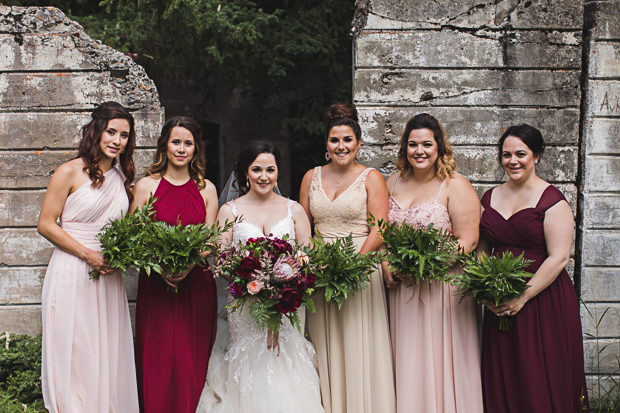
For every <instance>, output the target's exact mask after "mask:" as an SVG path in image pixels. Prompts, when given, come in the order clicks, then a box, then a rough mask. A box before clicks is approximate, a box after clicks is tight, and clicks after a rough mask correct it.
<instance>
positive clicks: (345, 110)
mask: <svg viewBox="0 0 620 413" xmlns="http://www.w3.org/2000/svg"><path fill="white" fill-rule="evenodd" d="M325 119H326V121H327V123H326V125H325V144H327V140H328V139H329V133H330V132H331V130H332V128H333V127H335V126H348V127H350V128H351V129H353V133H354V134H355V139H357V141H358V142H359V141H360V140H361V139H362V128H360V124H359V123H358V122H359V120H358V118H357V109H355V106H354V105H352V104H350V103H335V104H333V105H332V106H331V107H330V108H329V109H328V110H327V113H326V114H325Z"/></svg>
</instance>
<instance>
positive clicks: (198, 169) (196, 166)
mask: <svg viewBox="0 0 620 413" xmlns="http://www.w3.org/2000/svg"><path fill="white" fill-rule="evenodd" d="M177 126H178V127H180V128H185V129H187V130H188V131H190V133H191V134H192V136H193V137H194V146H195V148H194V156H192V160H191V161H190V163H189V167H188V170H189V176H190V177H191V178H192V179H193V180H194V182H196V186H197V187H198V189H199V190H202V189H204V187H205V186H206V183H205V178H204V176H205V168H206V160H205V153H204V152H205V151H204V143H203V141H202V132H201V128H200V125H199V124H198V122H196V121H195V120H194V119H192V118H188V117H185V116H175V117H174V118H172V119H170V120H168V121H167V122H166V123H165V124H164V127H163V128H161V134H160V135H159V138H158V139H157V148H156V149H155V154H154V155H153V163H152V164H151V166H149V167H148V168H146V170H145V172H144V175H145V176H149V175H154V174H162V175H163V174H164V173H166V169H167V168H168V157H167V156H166V153H167V152H168V140H170V134H171V133H172V129H173V128H175V127H177Z"/></svg>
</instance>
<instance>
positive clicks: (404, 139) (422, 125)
mask: <svg viewBox="0 0 620 413" xmlns="http://www.w3.org/2000/svg"><path fill="white" fill-rule="evenodd" d="M417 129H428V130H430V131H431V132H433V137H434V138H435V142H437V162H436V164H435V167H436V171H435V176H437V177H438V178H439V179H441V180H443V179H446V178H452V175H454V172H456V159H455V158H454V152H453V151H452V146H451V145H450V141H448V137H447V136H446V131H445V130H444V129H443V127H442V126H441V124H440V123H439V121H438V120H437V119H435V118H434V117H433V116H431V115H429V114H428V113H420V114H419V115H416V116H414V117H412V118H411V119H409V120H408V121H407V123H406V125H405V131H404V132H403V135H402V136H401V137H400V149H399V150H398V162H397V163H396V169H398V170H399V171H400V176H401V178H402V177H404V176H405V174H406V173H407V172H409V170H410V169H412V166H411V164H410V163H409V160H408V159H407V145H408V144H409V135H410V134H411V131H413V130H417Z"/></svg>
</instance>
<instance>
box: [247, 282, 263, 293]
mask: <svg viewBox="0 0 620 413" xmlns="http://www.w3.org/2000/svg"><path fill="white" fill-rule="evenodd" d="M262 289H263V283H262V282H260V281H258V280H254V281H250V282H249V283H248V292H249V293H250V294H252V295H255V294H258V293H260V291H261V290H262Z"/></svg>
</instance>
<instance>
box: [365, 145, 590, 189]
mask: <svg viewBox="0 0 620 413" xmlns="http://www.w3.org/2000/svg"><path fill="white" fill-rule="evenodd" d="M453 149H454V156H455V157H456V163H457V169H458V171H459V172H460V173H461V174H463V175H464V176H465V177H466V178H467V179H469V180H470V181H472V182H476V183H480V182H496V181H499V180H501V179H502V177H503V175H504V170H503V169H501V166H500V164H499V161H498V159H497V150H496V149H495V148H494V147H478V148H475V147H462V146H459V147H454V148H453ZM397 152H398V146H396V145H388V146H382V147H380V146H362V147H361V149H360V162H362V163H363V164H364V165H368V166H373V167H375V168H379V169H382V168H384V165H386V164H387V163H389V162H392V164H395V163H396V154H397ZM545 156H546V158H548V159H553V164H551V163H550V162H542V163H541V164H540V165H538V170H537V173H538V176H540V177H541V178H542V179H545V180H547V181H550V182H574V181H575V180H576V177H577V176H576V175H577V156H578V154H577V149H576V148H574V147H549V148H547V150H546V154H545Z"/></svg>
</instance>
